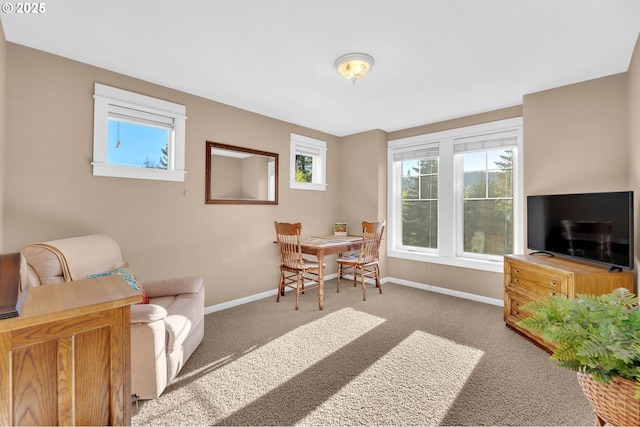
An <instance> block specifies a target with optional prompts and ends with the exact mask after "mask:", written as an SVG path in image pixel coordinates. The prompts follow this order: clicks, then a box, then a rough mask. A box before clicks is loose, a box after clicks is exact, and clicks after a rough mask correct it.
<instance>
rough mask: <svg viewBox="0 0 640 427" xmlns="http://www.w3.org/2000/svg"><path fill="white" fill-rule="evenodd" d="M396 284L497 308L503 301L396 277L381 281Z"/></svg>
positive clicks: (502, 304) (501, 305)
mask: <svg viewBox="0 0 640 427" xmlns="http://www.w3.org/2000/svg"><path fill="white" fill-rule="evenodd" d="M387 282H391V283H397V284H398V285H403V286H410V287H412V288H418V289H422V290H423V291H429V292H435V293H438V294H444V295H450V296H452V297H457V298H463V299H468V300H471V301H477V302H482V303H484V304H491V305H497V306H499V307H503V306H504V300H501V299H496V298H489V297H484V296H482V295H476V294H471V293H468V292H461V291H455V290H453V289H448V288H440V287H438V286H433V285H425V284H424V283H418V282H411V281H409V280H404V279H398V278H396V277H385V278H384V279H382V283H387Z"/></svg>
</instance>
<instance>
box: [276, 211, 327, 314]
mask: <svg viewBox="0 0 640 427" xmlns="http://www.w3.org/2000/svg"><path fill="white" fill-rule="evenodd" d="M274 226H275V230H276V239H277V241H278V246H279V247H280V283H279V284H278V297H277V299H276V302H280V296H281V295H282V296H284V290H285V287H289V288H292V289H295V290H296V310H297V309H298V305H299V300H300V293H303V294H304V289H305V283H311V282H313V281H315V285H312V286H310V287H309V286H307V289H313V288H315V287H317V286H318V274H319V271H320V266H319V265H318V263H317V262H313V261H309V260H306V259H304V258H303V257H302V249H301V248H300V230H301V229H302V224H300V223H299V222H298V223H295V224H291V223H287V222H274Z"/></svg>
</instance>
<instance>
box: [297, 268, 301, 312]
mask: <svg viewBox="0 0 640 427" xmlns="http://www.w3.org/2000/svg"><path fill="white" fill-rule="evenodd" d="M300 279H301V277H300V273H298V274H297V275H296V310H297V309H298V302H299V301H300Z"/></svg>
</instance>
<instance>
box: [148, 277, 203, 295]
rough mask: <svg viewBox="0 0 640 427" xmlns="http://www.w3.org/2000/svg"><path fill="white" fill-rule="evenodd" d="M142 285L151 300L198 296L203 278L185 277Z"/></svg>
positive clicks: (152, 281) (151, 281)
mask: <svg viewBox="0 0 640 427" xmlns="http://www.w3.org/2000/svg"><path fill="white" fill-rule="evenodd" d="M141 284H142V287H144V290H145V291H146V292H147V295H148V296H149V298H155V297H165V296H169V295H180V294H197V293H198V292H199V291H200V288H202V277H200V276H185V277H176V278H173V279H161V280H145V281H142V282H141Z"/></svg>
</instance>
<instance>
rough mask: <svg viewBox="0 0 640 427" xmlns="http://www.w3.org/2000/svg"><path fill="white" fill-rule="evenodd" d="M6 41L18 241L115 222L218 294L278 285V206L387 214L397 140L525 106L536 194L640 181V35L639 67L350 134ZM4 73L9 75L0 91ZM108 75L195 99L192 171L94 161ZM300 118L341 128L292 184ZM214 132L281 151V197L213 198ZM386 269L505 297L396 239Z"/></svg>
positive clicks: (143, 267)
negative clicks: (97, 98)
mask: <svg viewBox="0 0 640 427" xmlns="http://www.w3.org/2000/svg"><path fill="white" fill-rule="evenodd" d="M0 45H2V46H5V45H6V44H5V43H1V41H0ZM6 46H7V48H6V51H7V53H6V61H5V60H4V59H3V55H2V52H1V51H0V73H1V72H2V64H4V63H6V64H7V65H6V67H7V72H6V80H7V95H6V101H7V105H8V108H7V114H6V122H7V126H6V140H7V144H6V147H5V150H6V163H5V166H4V168H5V170H4V174H2V173H0V179H2V176H4V179H5V181H6V182H7V183H11V185H8V186H7V188H6V191H5V194H4V222H3V224H4V225H3V227H4V238H3V239H2V242H3V243H4V250H5V251H12V250H17V249H19V248H20V247H21V246H22V245H23V244H25V243H28V242H31V241H36V240H48V239H56V238H62V237H68V236H74V235H81V234H87V233H98V232H99V233H107V234H110V235H112V236H113V237H114V238H116V239H117V240H118V242H119V243H120V245H121V247H122V251H123V254H124V257H125V259H126V260H127V261H129V262H130V263H131V265H132V267H133V268H134V269H135V271H136V272H137V273H138V274H139V275H140V276H141V278H143V279H144V278H157V277H167V276H173V275H183V274H199V275H202V276H203V277H204V279H205V283H206V287H207V301H206V304H207V305H208V306H209V305H213V304H218V303H221V302H226V301H230V300H232V299H235V298H240V297H244V296H249V295H253V294H256V293H260V292H264V291H272V290H273V289H274V284H275V283H277V270H276V269H275V268H274V264H275V262H276V260H277V248H276V247H275V245H274V244H273V243H272V240H273V226H272V223H273V221H274V220H279V221H302V223H303V225H304V228H303V233H305V234H313V233H328V232H331V230H332V224H333V223H334V222H337V221H345V222H347V223H348V224H349V229H350V231H353V230H354V228H355V229H356V230H357V229H358V228H359V224H360V222H361V221H362V220H364V219H386V202H387V200H386V198H387V196H386V146H387V141H388V140H393V139H398V138H403V137H407V136H413V135H418V134H423V133H429V132H436V131H441V130H445V129H451V128H455V127H460V126H468V125H472V124H478V123H483V122H488V121H494V120H500V119H505V118H511V117H517V116H524V152H525V157H524V159H525V163H524V178H525V182H524V188H525V195H527V194H534V193H543V192H544V193H546V192H573V191H606V190H618V189H632V190H640V173H639V172H637V170H636V168H635V167H634V165H636V164H638V162H640V148H638V147H640V124H639V121H638V120H634V119H633V118H634V117H638V115H639V114H640V53H639V52H638V47H637V46H636V52H635V54H634V56H633V58H632V61H631V67H630V69H629V72H628V73H623V74H618V75H614V76H608V77H604V78H602V79H596V80H592V81H588V82H583V83H579V84H575V85H570V86H566V87H561V88H557V89H553V90H549V91H544V92H539V93H534V94H529V95H526V96H525V97H524V99H523V105H522V106H515V107H510V108H505V109H502V110H497V111H492V112H487V113H483V114H478V115H474V116H469V117H464V118H459V119H456V120H450V121H446V122H440V123H434V124H429V125H425V126H420V127H416V128H411V129H406V130H402V131H397V132H391V133H389V134H387V133H385V132H383V131H381V130H372V131H369V132H364V133H361V134H357V135H351V136H348V137H344V138H337V137H334V136H331V135H326V134H323V133H321V132H317V131H314V130H311V129H306V128H301V127H299V126H295V125H293V124H289V123H285V122H281V121H278V120H274V119H271V118H268V117H264V116H261V115H257V114H253V113H250V112H247V111H243V110H239V109H236V108H233V107H230V106H226V105H223V104H220V103H216V102H214V101H210V100H206V99H203V98H199V97H195V96H192V95H188V94H185V93H182V92H178V91H174V90H171V89H168V88H163V87H160V86H156V85H153V84H150V83H147V82H144V81H140V80H136V79H133V78H130V77H127V76H122V75H118V74H115V73H112V72H109V71H105V70H102V69H98V68H95V67H91V66H88V65H84V64H80V63H77V62H73V61H70V60H67V59H64V58H60V57H56V56H54V55H49V54H46V53H42V52H38V51H35V50H32V49H29V48H25V47H22V46H17V45H13V44H8V45H6ZM2 80H3V79H2V76H1V75H0V91H1V90H2V87H1V86H2ZM96 81H97V82H100V83H104V84H107V85H112V86H115V87H119V88H123V89H126V90H131V91H135V92H140V93H143V94H145V95H150V96H155V97H159V98H163V99H167V100H169V101H173V102H178V103H181V104H184V105H185V106H186V107H187V116H188V120H187V158H186V168H187V171H188V174H187V182H186V184H182V183H171V182H160V181H144V180H129V179H117V178H106V177H94V176H92V175H91V167H90V161H91V155H92V115H93V100H92V97H91V95H92V93H93V84H94V82H96ZM1 101H2V100H1V99H0V104H1ZM0 108H1V107H0ZM291 132H294V133H298V134H302V135H306V136H310V137H313V138H320V139H324V140H326V141H327V143H328V158H327V163H328V170H327V177H328V184H329V186H328V190H327V191H326V192H314V191H300V190H290V189H289V188H288V183H287V181H288V178H289V177H288V165H289V133H291ZM206 140H210V141H217V142H221V143H226V144H231V145H240V146H247V147H252V148H256V149H260V150H264V151H272V152H277V153H279V154H280V173H279V185H280V187H279V190H280V192H279V205H277V206H233V205H231V206H227V205H205V204H204V194H203V193H204V165H205V159H204V156H205V141H206ZM1 148H2V140H0V149H1ZM1 167H2V166H1V164H0V168H1ZM0 172H2V170H0ZM637 199H638V197H636V200H637ZM637 211H638V209H636V212H637ZM0 232H2V228H0ZM383 251H384V249H383ZM636 252H637V251H636ZM333 260H334V258H333V257H330V258H328V259H327V266H328V273H332V272H335V265H334V263H333ZM383 276H391V277H397V278H401V279H404V280H410V281H415V282H419V283H424V284H429V285H434V286H440V287H445V288H449V289H452V290H456V291H461V292H469V293H474V294H478V295H481V296H486V297H490V298H496V299H501V298H502V275H501V274H499V273H490V272H482V271H477V270H472V269H464V268H456V267H449V266H443V265H437V264H428V263H422V262H415V261H407V260H400V259H396V258H389V259H386V260H384V252H383Z"/></svg>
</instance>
